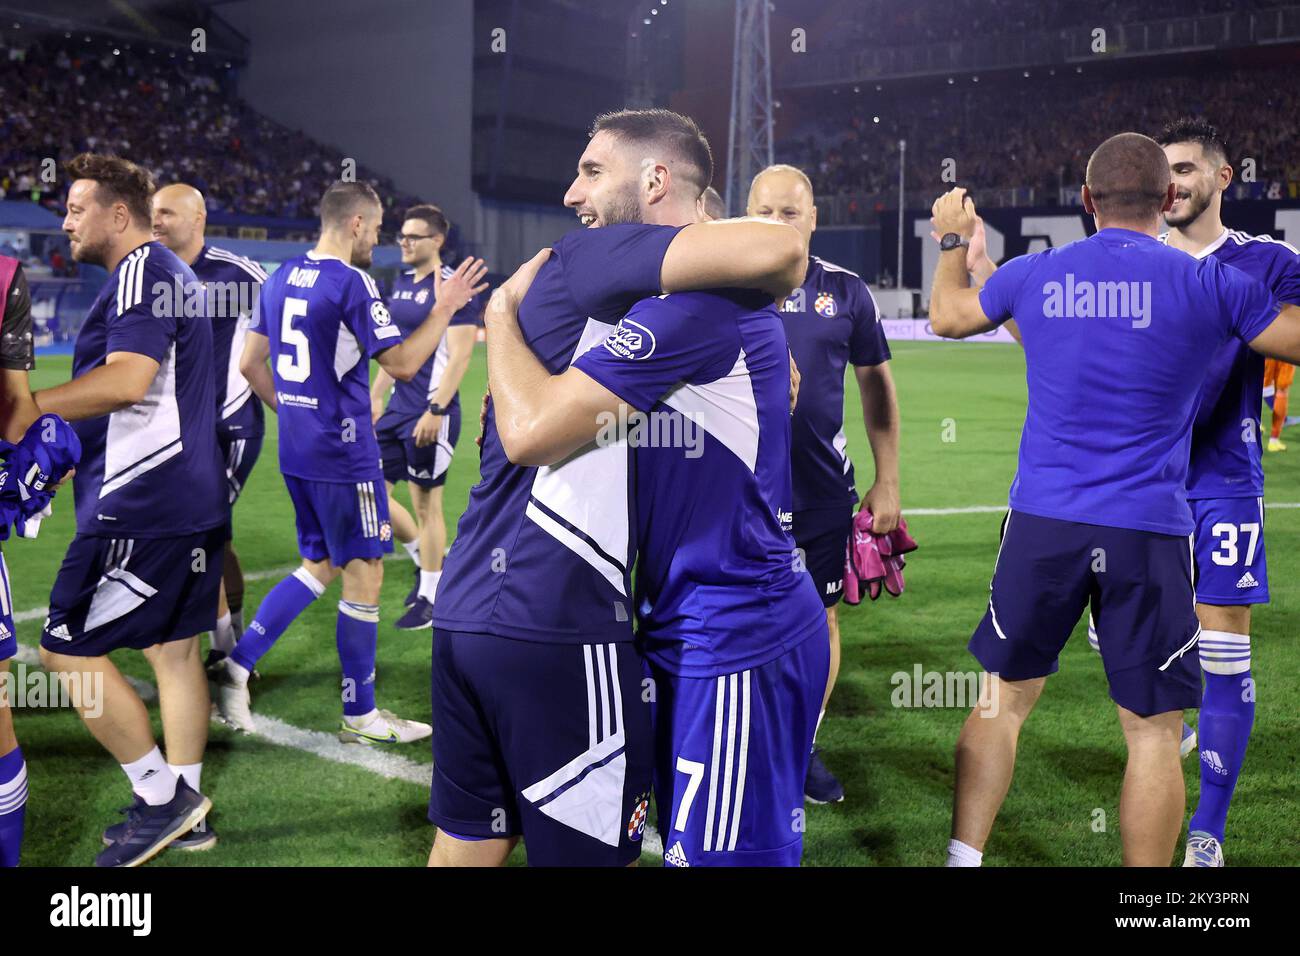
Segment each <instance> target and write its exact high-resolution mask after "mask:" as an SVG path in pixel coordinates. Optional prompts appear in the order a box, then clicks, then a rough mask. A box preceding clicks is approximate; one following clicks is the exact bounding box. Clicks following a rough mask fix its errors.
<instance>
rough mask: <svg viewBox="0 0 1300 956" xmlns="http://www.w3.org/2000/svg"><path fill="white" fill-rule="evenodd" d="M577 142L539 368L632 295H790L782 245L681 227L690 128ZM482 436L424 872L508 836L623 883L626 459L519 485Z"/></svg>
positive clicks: (637, 818) (638, 120)
mask: <svg viewBox="0 0 1300 956" xmlns="http://www.w3.org/2000/svg"><path fill="white" fill-rule="evenodd" d="M593 131H594V132H593V136H592V138H591V140H590V142H589V144H588V146H587V149H586V151H585V152H584V153H583V155H582V157H581V159H580V161H579V164H578V175H577V177H576V178H575V180H574V182H573V184H572V186H571V187H570V188H569V191H568V193H567V194H566V196H565V204H566V205H567V206H569V207H570V208H571V209H573V210H574V212H575V213H576V214H577V216H578V218H579V221H580V222H581V223H582V224H583V225H584V226H587V227H588V228H587V229H585V230H579V231H575V232H572V233H570V234H569V235H567V236H565V237H564V238H563V239H561V240H560V241H559V242H558V243H556V245H555V246H554V248H553V255H552V257H551V259H550V260H549V261H548V262H547V263H546V265H545V267H543V268H542V270H541V271H540V272H539V273H538V275H537V279H536V281H535V282H533V284H532V287H531V289H530V291H529V294H528V296H527V299H526V300H525V301H524V302H523V303H522V305H521V306H520V309H519V317H518V322H519V327H520V328H521V329H522V330H523V332H524V333H525V334H526V336H527V340H528V348H529V349H530V350H531V351H532V353H533V354H535V355H536V356H537V358H538V359H539V360H540V361H541V362H542V363H543V364H544V365H545V367H546V368H547V369H548V370H551V371H554V372H560V371H562V370H564V369H565V368H566V367H568V365H569V364H570V362H572V360H573V359H574V357H575V356H576V355H577V354H580V353H582V352H585V351H586V350H588V349H590V348H593V347H599V344H600V342H601V341H602V340H603V339H604V338H605V337H606V336H607V335H608V334H609V333H610V331H611V330H613V329H614V328H615V327H616V325H617V323H618V321H619V320H620V319H621V318H622V316H623V315H624V314H625V313H626V312H627V310H628V309H630V308H631V307H632V306H633V305H634V304H635V303H636V302H637V301H638V300H640V299H642V298H645V297H646V296H647V295H656V294H658V293H660V292H662V291H680V290H684V289H691V288H696V289H699V288H710V287H714V286H741V287H748V288H758V289H762V290H763V291H765V292H766V293H767V294H768V296H769V297H779V296H781V295H785V294H787V293H788V292H789V291H790V290H791V289H793V288H794V287H795V286H796V285H798V283H799V281H800V279H802V272H803V267H804V250H803V246H802V242H801V240H800V239H799V236H798V234H797V233H796V232H795V231H794V230H793V229H790V228H788V227H786V226H782V225H776V224H772V223H760V222H753V221H743V220H736V221H728V222H720V223H702V224H692V223H695V220H696V218H697V215H698V206H697V203H698V200H699V196H700V193H701V192H702V190H703V189H704V187H705V186H706V185H707V184H708V180H709V176H710V172H711V169H712V157H711V155H710V153H709V150H708V143H707V141H706V140H705V139H704V137H703V135H702V134H701V133H700V131H699V128H698V127H697V126H696V125H695V123H694V122H692V121H691V120H690V119H688V118H686V117H683V116H680V115H678V114H675V113H671V112H669V111H667V110H641V111H630V112H623V113H614V114H607V115H605V116H602V117H599V118H597V120H596V123H595V124H594V127H593ZM682 226H685V228H672V227H682ZM492 361H493V359H492V356H491V355H489V359H488V363H489V368H491V365H492ZM499 427H509V428H513V427H514V424H513V423H511V422H509V421H507V420H506V419H505V418H504V416H502V417H498V414H497V409H496V408H495V404H494V403H493V404H491V405H489V409H488V413H487V419H486V422H485V425H484V436H483V449H482V459H481V471H482V480H481V481H480V482H479V483H478V484H477V485H476V486H475V487H474V489H473V490H472V491H471V493H470V501H469V506H468V508H467V509H466V511H465V514H464V515H463V516H462V517H461V520H460V524H459V527H458V529H457V534H456V539H455V541H454V542H453V544H452V548H451V553H450V554H449V555H448V558H447V565H446V568H445V570H444V573H443V579H442V584H441V587H440V589H439V592H438V600H437V603H436V604H435V605H434V644H433V650H434V666H433V703H434V721H435V723H437V725H438V733H437V734H436V735H435V736H434V741H433V746H434V778H433V786H432V789H431V793H430V801H429V819H430V820H432V821H433V822H434V823H435V824H436V825H437V827H438V832H437V835H436V838H435V841H434V845H433V849H432V851H431V853H430V856H429V862H430V865H432V866H454V865H501V864H503V863H504V862H505V860H506V858H507V856H508V855H509V853H510V850H511V848H512V847H513V846H514V845H515V844H516V843H517V842H518V841H519V839H520V837H522V838H523V840H524V843H525V845H526V847H527V850H528V860H529V863H530V864H532V865H547V864H551V865H554V864H571V865H572V864H583V865H605V866H620V865H628V864H631V863H634V862H635V861H636V859H637V857H638V856H639V855H640V840H641V836H642V833H643V829H644V826H645V822H646V806H647V802H648V799H649V791H650V787H651V770H652V762H653V758H654V754H653V745H652V739H651V723H650V702H649V688H648V686H646V685H644V684H643V681H644V680H645V675H644V669H643V661H642V658H641V655H640V653H639V652H638V650H637V648H636V645H635V644H634V643H633V632H632V615H633V608H632V586H631V573H630V571H631V564H632V562H633V559H634V557H635V554H636V522H635V521H634V518H633V512H632V510H631V509H632V502H631V499H630V485H629V482H630V478H631V475H630V471H631V468H630V463H629V460H628V449H627V446H626V443H624V442H619V441H611V442H605V443H600V444H595V445H592V446H590V447H587V448H584V449H582V450H580V451H579V452H577V453H575V454H573V455H571V456H569V457H568V458H567V459H566V460H565V461H563V462H562V463H559V464H557V465H552V466H547V467H541V468H538V467H523V466H519V465H514V464H511V463H510V461H509V460H508V459H507V457H506V454H505V451H504V450H503V447H502V442H501V436H500V433H499V432H498V428H499ZM787 551H788V545H787Z"/></svg>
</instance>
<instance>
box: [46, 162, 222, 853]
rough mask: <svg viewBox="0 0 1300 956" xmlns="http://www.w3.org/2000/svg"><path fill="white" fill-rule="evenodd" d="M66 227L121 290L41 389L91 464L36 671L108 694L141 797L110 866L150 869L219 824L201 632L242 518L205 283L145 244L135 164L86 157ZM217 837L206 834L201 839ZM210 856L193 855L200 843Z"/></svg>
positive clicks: (144, 203)
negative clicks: (145, 685)
mask: <svg viewBox="0 0 1300 956" xmlns="http://www.w3.org/2000/svg"><path fill="white" fill-rule="evenodd" d="M68 172H69V174H70V175H71V176H72V178H73V183H72V186H71V188H70V189H69V190H68V215H67V218H66V219H65V220H64V223H63V229H64V232H66V233H67V234H68V237H69V239H70V240H71V246H72V257H73V259H75V260H76V261H77V262H86V263H90V264H93V265H100V266H103V267H104V268H105V269H107V270H108V272H109V279H108V282H107V283H106V284H105V285H104V288H103V289H102V290H101V291H100V293H99V295H98V296H97V297H96V299H95V302H94V304H93V305H92V306H91V308H90V312H89V314H88V315H87V316H86V320H85V322H84V323H83V324H82V326H81V331H80V332H78V333H77V343H76V349H75V352H74V353H73V359H72V374H73V379H72V381H70V382H68V383H66V384H64V385H59V386H57V387H55V388H50V389H44V390H42V391H39V392H36V393H35V396H34V397H35V400H36V403H37V405H38V406H39V407H40V409H41V410H42V411H43V412H53V413H55V414H58V415H60V416H62V417H63V418H65V419H67V420H68V421H70V422H73V423H74V428H75V429H76V432H77V436H78V437H79V438H80V440H81V445H82V449H83V456H82V459H81V465H80V467H79V469H78V471H77V475H76V479H75V484H74V490H75V492H76V502H77V533H76V536H75V537H74V538H73V539H72V543H71V544H70V545H69V546H68V553H67V556H66V557H65V558H64V559H63V565H62V567H60V568H59V574H58V577H57V578H56V579H55V582H54V589H53V591H52V592H51V593H50V611H49V617H48V618H47V619H46V621H45V627H44V629H43V632H42V634H41V660H42V663H43V664H44V665H45V668H46V670H48V671H50V672H51V673H56V672H57V673H61V674H69V675H73V676H75V678H76V679H78V680H80V681H84V682H87V684H91V683H92V682H93V684H94V685H95V686H98V685H99V684H100V682H102V686H103V695H102V706H103V711H102V713H99V712H98V711H91V710H90V709H89V704H88V703H87V702H86V701H85V700H84V699H83V700H82V702H81V703H79V704H78V709H79V710H80V712H81V717H82V720H83V721H85V723H86V726H87V728H88V729H89V730H90V732H91V733H92V734H94V736H95V738H96V739H97V740H98V741H99V742H100V743H101V744H102V745H103V746H104V747H105V749H107V750H108V751H109V752H110V753H111V754H112V755H113V756H114V758H115V759H116V760H117V761H118V763H119V764H121V766H122V770H123V772H124V773H125V774H126V775H127V778H128V780H130V782H131V789H132V791H133V792H134V795H135V802H134V804H133V805H132V806H131V808H130V809H129V811H128V812H127V819H126V821H125V823H122V824H118V825H116V826H113V827H110V828H109V829H108V830H107V831H105V834H104V842H105V843H106V844H107V849H105V850H104V851H103V852H101V853H100V854H99V856H98V857H96V859H95V864H96V865H97V866H139V865H140V864H142V863H144V862H146V861H147V860H149V859H151V858H152V857H153V856H154V855H156V854H157V853H159V852H160V851H162V850H163V849H164V848H166V847H167V846H168V845H169V844H171V843H172V842H173V841H174V840H176V839H177V838H178V837H180V836H183V835H185V834H187V833H189V832H190V831H191V830H192V829H193V828H194V827H195V826H196V825H198V824H200V823H202V822H203V821H204V820H205V818H206V817H207V813H208V810H209V809H210V808H211V806H212V802H211V801H210V800H209V799H208V798H207V797H205V796H203V794H202V793H200V792H199V786H200V775H201V772H202V769H203V751H204V747H205V745H206V743H207V732H208V709H209V700H208V685H207V680H206V678H205V676H204V673H203V666H202V663H201V661H200V660H199V649H198V636H197V635H198V634H200V633H202V632H203V631H208V630H211V629H212V627H213V625H214V623H215V618H216V609H217V589H218V587H219V585H220V582H221V557H222V549H223V546H224V543H225V534H226V530H225V529H226V524H227V522H228V521H229V520H230V509H229V506H228V505H227V503H226V498H225V494H224V488H223V485H224V482H223V481H222V475H221V471H222V469H221V458H220V455H219V454H218V452H217V441H216V423H215V421H214V416H215V410H216V399H215V395H214V387H213V380H212V326H211V323H210V322H209V320H208V317H207V315H206V310H201V311H200V313H199V314H198V315H193V314H187V313H189V312H190V310H189V309H187V308H186V303H185V302H184V301H183V300H182V301H178V296H177V294H176V290H177V289H186V288H192V287H193V286H194V285H195V284H196V283H197V281H198V280H197V279H196V278H195V276H194V273H193V272H192V271H191V270H190V268H189V266H187V265H185V263H183V262H181V261H180V259H178V258H177V257H176V256H175V254H173V253H172V252H171V251H170V250H169V249H167V248H166V247H165V246H163V245H162V244H160V243H157V242H153V241H151V240H150V238H149V200H150V196H151V195H152V194H153V182H152V181H151V180H150V177H149V174H148V173H147V172H146V171H145V170H143V169H141V168H140V167H139V166H136V165H135V164H134V163H131V162H128V161H127V160H124V159H119V158H117V157H115V156H104V155H95V154H92V153H83V154H82V155H80V156H78V157H76V158H75V159H74V160H73V161H72V162H71V163H69V164H68ZM124 647H126V648H133V649H135V650H139V651H143V653H144V655H145V658H146V659H147V660H148V661H149V663H150V664H151V665H152V666H153V671H154V676H155V679H156V681H157V685H158V697H159V701H160V705H161V711H162V722H163V733H164V736H165V738H166V745H167V756H166V759H164V758H163V755H162V752H161V751H160V750H159V749H158V746H157V745H156V744H155V743H154V736H153V730H152V728H151V727H150V724H149V715H148V712H147V711H146V710H145V706H144V703H143V702H142V701H141V700H140V697H139V695H138V694H137V693H136V691H135V689H134V688H133V687H132V686H131V685H130V684H129V683H127V681H126V679H125V678H124V677H123V676H122V674H121V672H120V671H119V670H118V669H117V666H116V665H115V664H114V663H113V662H112V660H110V658H109V656H108V655H109V654H110V653H111V652H112V651H115V650H118V649H120V648H124ZM199 839H200V840H201V842H202V843H204V844H205V845H206V846H211V845H212V843H213V842H215V838H214V837H213V836H212V834H211V831H210V830H209V831H207V832H206V833H205V834H203V835H202V836H201V837H200V838H199ZM195 848H197V847H195Z"/></svg>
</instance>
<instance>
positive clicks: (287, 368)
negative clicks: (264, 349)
mask: <svg viewBox="0 0 1300 956" xmlns="http://www.w3.org/2000/svg"><path fill="white" fill-rule="evenodd" d="M306 315H307V300H306V299H293V298H286V299H285V300H284V316H283V317H282V318H281V320H280V349H281V351H280V355H279V357H278V358H277V359H276V361H275V371H276V373H277V374H278V375H279V376H280V377H281V378H282V379H284V380H285V381H286V382H305V381H307V377H308V376H309V375H311V352H310V351H308V346H307V334H306V333H305V332H303V331H302V330H301V329H295V328H294V327H293V320H294V319H295V318H305V317H306ZM290 345H292V346H293V354H290V353H289V352H288V351H285V349H286V348H287V347H288V346H290ZM1215 560H1218V559H1217V557H1216V559H1215Z"/></svg>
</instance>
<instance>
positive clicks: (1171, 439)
mask: <svg viewBox="0 0 1300 956" xmlns="http://www.w3.org/2000/svg"><path fill="white" fill-rule="evenodd" d="M1175 195H1176V187H1175V186H1174V184H1173V183H1172V182H1170V174H1169V162H1168V160H1167V159H1166V157H1165V154H1164V152H1163V151H1162V150H1161V149H1160V147H1159V146H1158V145H1157V144H1156V143H1155V141H1154V140H1151V139H1149V138H1147V137H1145V136H1141V135H1139V134H1137V133H1121V134H1119V135H1117V136H1114V137H1111V138H1110V139H1108V140H1107V141H1106V142H1104V143H1102V144H1101V145H1100V146H1099V147H1098V148H1097V150H1096V151H1095V152H1094V153H1093V154H1092V157H1091V158H1090V160H1089V162H1088V170H1087V180H1086V185H1085V186H1084V192H1083V204H1084V208H1085V209H1086V210H1087V211H1088V213H1090V214H1091V215H1093V216H1094V218H1095V219H1096V222H1097V229H1098V231H1097V233H1096V234H1095V235H1093V236H1091V237H1089V238H1088V239H1085V240H1081V241H1079V242H1075V243H1071V244H1070V245H1068V246H1064V247H1061V248H1057V249H1049V250H1046V251H1045V252H1040V253H1033V254H1030V255H1026V256H1020V257H1017V258H1015V259H1012V260H1011V261H1010V262H1007V263H1004V264H1003V265H1002V267H1001V268H999V269H998V270H997V271H996V272H995V273H993V275H992V276H990V277H989V279H988V281H987V282H986V283H985V284H984V286H983V288H969V287H967V281H968V276H967V269H966V261H965V259H966V256H965V249H964V245H963V242H964V240H968V239H969V237H970V236H971V235H972V234H973V233H974V229H975V220H976V217H975V213H974V209H973V206H972V204H971V203H970V201H969V200H968V199H967V198H966V196H965V190H963V189H954V190H952V191H950V192H949V193H947V194H945V195H944V196H943V197H941V198H940V199H939V200H938V201H937V202H936V203H935V205H934V210H933V220H934V225H935V231H936V232H938V233H939V234H940V236H941V237H942V241H941V248H942V249H943V252H942V253H941V254H940V260H939V267H938V272H937V274H936V276H935V280H934V286H933V290H932V294H931V300H930V301H931V316H930V321H931V324H932V325H933V326H934V328H935V331H937V332H938V333H939V334H940V335H944V336H948V337H965V336H969V335H975V334H978V333H981V332H987V331H990V330H991V329H993V328H996V326H997V325H998V324H999V323H1001V322H1003V321H1005V320H1006V319H1008V318H1009V317H1011V316H1012V315H1014V316H1015V319H1016V322H1017V323H1018V325H1019V331H1020V334H1021V336H1022V339H1023V343H1024V349H1025V359H1026V367H1027V379H1028V385H1029V407H1028V411H1027V414H1026V418H1025V427H1024V431H1023V435H1022V438H1021V443H1020V458H1019V468H1018V471H1017V474H1016V478H1015V480H1014V482H1013V483H1012V486H1011V494H1010V511H1009V512H1008V515H1007V518H1006V519H1005V521H1004V524H1003V538H1002V544H1001V547H1000V549H999V553H998V560H997V565H996V567H995V569H994V573H993V582H992V594H991V597H990V601H989V606H988V610H987V611H986V613H985V615H984V619H983V620H982V621H981V623H980V625H979V627H978V628H977V629H976V631H975V633H974V636H973V637H972V638H971V641H970V649H971V651H972V653H973V654H974V655H975V656H976V658H977V659H978V660H979V661H980V663H981V664H982V665H983V667H984V669H985V671H986V672H987V673H986V676H985V682H984V688H983V691H982V700H981V705H982V706H977V707H976V708H975V709H974V710H972V712H971V714H970V716H969V718H968V719H967V721H966V723H965V726H964V727H963V729H962V732H961V736H960V738H959V740H958V742H957V752H956V781H955V799H954V806H953V830H952V840H951V842H950V843H949V847H948V863H949V865H953V866H963V865H965V866H974V865H979V863H980V862H981V860H982V856H983V848H984V844H985V842H986V840H987V839H988V835H989V832H990V830H991V828H992V825H993V821H994V819H995V817H996V815H997V812H998V809H999V808H1000V806H1001V803H1002V801H1003V799H1004V797H1005V796H1006V793H1007V789H1008V787H1009V786H1010V783H1011V777H1012V771H1013V769H1014V764H1015V756H1016V742H1017V738H1018V736H1019V731H1020V727H1021V726H1022V725H1023V723H1024V721H1025V720H1026V719H1027V718H1028V716H1029V713H1030V712H1031V711H1032V709H1033V706H1034V704H1035V702H1036V701H1037V699H1038V696H1039V694H1040V693H1041V691H1042V688H1043V684H1044V682H1045V680H1046V678H1047V676H1048V675H1049V674H1051V673H1053V672H1055V670H1056V668H1057V658H1058V656H1059V654H1060V651H1061V648H1062V647H1063V646H1064V645H1065V642H1066V640H1067V639H1068V637H1069V635H1070V632H1071V631H1072V630H1073V627H1074V625H1075V623H1076V622H1077V621H1078V619H1079V617H1080V615H1081V614H1082V612H1083V610H1084V608H1085V606H1087V605H1089V604H1090V605H1091V608H1092V611H1093V614H1094V617H1095V619H1096V622H1097V631H1098V633H1099V634H1100V635H1101V644H1100V650H1101V654H1102V660H1103V664H1104V666H1105V669H1106V675H1107V679H1108V681H1109V684H1110V693H1111V698H1112V699H1113V700H1114V701H1115V702H1116V704H1117V706H1118V711H1119V717H1120V724H1121V726H1122V728H1123V730H1124V735H1125V739H1126V741H1127V744H1128V766H1127V769H1126V772H1125V779H1124V787H1123V792H1122V795H1121V798H1120V824H1121V835H1122V840H1123V847H1124V862H1125V864H1127V865H1146V866H1168V865H1169V863H1170V861H1171V859H1172V857H1173V852H1174V848H1175V845H1176V844H1177V840H1178V831H1179V829H1180V827H1181V823H1182V813H1183V805H1184V792H1183V779H1182V773H1181V768H1180V766H1179V741H1180V738H1181V731H1182V711H1183V710H1184V709H1188V708H1195V707H1197V706H1199V704H1200V696H1201V695H1200V680H1199V675H1198V674H1197V669H1196V666H1195V663H1194V661H1193V660H1192V658H1191V655H1190V653H1189V652H1190V651H1191V650H1192V649H1193V648H1194V647H1195V646H1196V644H1197V641H1198V639H1199V638H1200V636H1201V629H1200V625H1199V623H1198V621H1197V619H1196V614H1195V612H1194V606H1193V599H1194V593H1193V576H1192V575H1193V572H1192V541H1191V532H1192V530H1193V527H1194V523H1193V520H1192V512H1191V509H1190V508H1189V507H1188V504H1187V492H1186V480H1187V461H1188V455H1189V447H1188V446H1189V444H1190V441H1191V431H1192V422H1193V418H1194V416H1195V413H1196V407H1197V402H1198V399H1199V394H1200V389H1201V386H1202V384H1203V382H1204V380H1205V377H1206V371H1207V366H1206V363H1205V361H1204V356H1205V355H1207V354H1211V353H1213V352H1214V351H1216V350H1217V349H1218V348H1219V347H1220V346H1221V345H1222V344H1223V343H1224V342H1226V341H1227V340H1228V339H1229V338H1230V337H1232V336H1236V337H1238V338H1240V339H1242V340H1243V341H1245V342H1248V343H1249V344H1250V346H1251V348H1253V349H1255V350H1257V351H1260V352H1263V353H1265V354H1272V355H1274V356H1277V357H1281V358H1287V359H1293V358H1295V357H1296V356H1297V355H1300V309H1298V308H1295V307H1291V306H1283V307H1279V305H1278V303H1277V301H1276V299H1275V298H1274V297H1273V296H1272V294H1271V293H1270V292H1269V290H1268V289H1267V288H1266V287H1264V286H1263V285H1261V284H1260V283H1258V282H1256V281H1255V280H1253V279H1251V278H1250V277H1249V276H1246V275H1245V274H1244V273H1241V272H1239V271H1238V270H1236V269H1233V268H1230V267H1228V266H1225V265H1223V264H1221V263H1219V262H1217V261H1215V260H1212V259H1205V260H1202V261H1199V262H1198V261H1197V260H1195V259H1193V258H1191V257H1189V256H1186V255H1182V254H1178V253H1176V250H1173V249H1168V248H1167V247H1166V246H1164V245H1162V244H1161V243H1160V242H1158V241H1157V239H1156V236H1157V234H1158V232H1159V226H1160V215H1161V213H1163V212H1167V211H1169V210H1170V209H1171V207H1172V206H1173V202H1174V198H1175ZM994 695H996V697H994ZM994 699H995V700H996V701H997V706H996V708H994V707H991V706H990V705H991V701H992V700H994Z"/></svg>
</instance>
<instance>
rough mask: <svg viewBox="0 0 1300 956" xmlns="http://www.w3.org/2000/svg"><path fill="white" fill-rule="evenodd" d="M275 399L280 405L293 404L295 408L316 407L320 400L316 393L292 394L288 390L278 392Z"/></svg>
mask: <svg viewBox="0 0 1300 956" xmlns="http://www.w3.org/2000/svg"><path fill="white" fill-rule="evenodd" d="M275 401H276V404H278V405H292V406H294V407H295V408H312V409H314V408H316V407H317V406H319V405H320V401H319V400H318V399H317V398H316V397H315V396H314V395H291V394H289V393H288V392H276V393H275Z"/></svg>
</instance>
